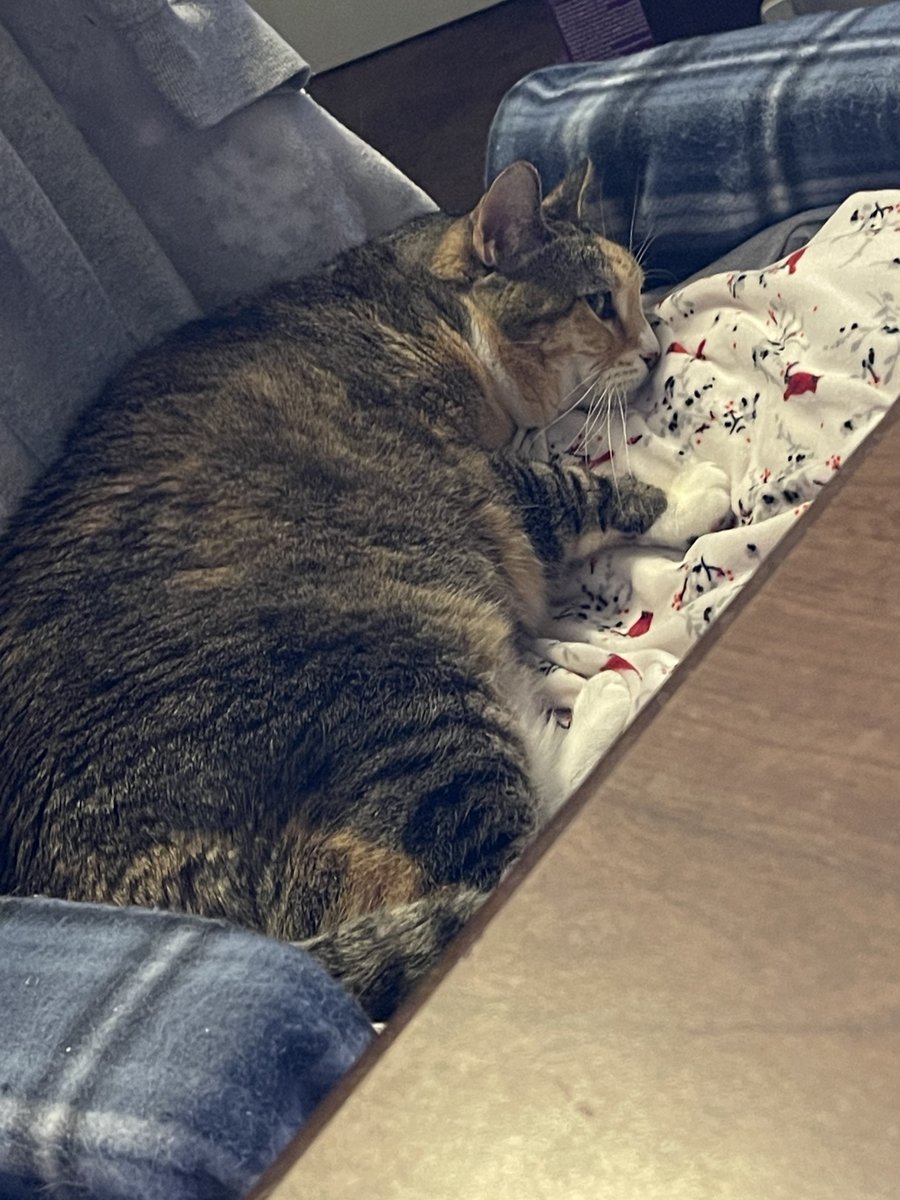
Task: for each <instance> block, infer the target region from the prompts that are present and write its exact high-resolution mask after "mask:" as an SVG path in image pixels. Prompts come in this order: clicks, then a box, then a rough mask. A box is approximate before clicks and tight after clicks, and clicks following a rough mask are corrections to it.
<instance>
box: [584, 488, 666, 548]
mask: <svg viewBox="0 0 900 1200" xmlns="http://www.w3.org/2000/svg"><path fill="white" fill-rule="evenodd" d="M607 482H608V491H606V494H605V495H604V497H603V499H602V500H601V506H600V508H601V511H600V521H601V524H603V525H606V526H608V527H609V528H611V529H615V530H617V531H618V532H619V533H622V534H625V535H626V536H627V537H637V536H638V535H639V534H642V533H646V532H647V530H648V529H650V527H651V526H652V525H653V524H654V522H656V521H657V520H658V519H659V518H660V516H661V515H662V514H663V513H664V512H665V510H666V506H667V503H668V501H667V498H666V493H665V492H664V491H662V489H661V488H658V487H654V486H653V484H652V483H642V482H641V480H639V479H635V478H634V476H633V475H626V476H625V478H624V479H617V480H610V481H607Z"/></svg>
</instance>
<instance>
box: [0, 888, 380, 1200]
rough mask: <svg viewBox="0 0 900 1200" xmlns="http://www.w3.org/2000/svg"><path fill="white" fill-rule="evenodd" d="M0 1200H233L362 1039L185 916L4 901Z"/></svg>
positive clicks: (320, 986) (249, 942)
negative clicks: (43, 1199)
mask: <svg viewBox="0 0 900 1200" xmlns="http://www.w3.org/2000/svg"><path fill="white" fill-rule="evenodd" d="M0 994H2V996H3V997H4V1012H3V1025H4V1034H3V1056H2V1059H0V1164H2V1166H0V1196H2V1197H3V1200H19V1198H20V1197H32V1196H35V1195H43V1194H50V1195H53V1196H54V1197H57V1198H58V1200H59V1198H63V1197H75V1196H78V1197H79V1198H80V1200H84V1197H85V1196H89V1197H91V1200H114V1198H115V1200H120V1198H121V1200H124V1198H125V1197H128V1198H129V1200H134V1198H135V1197H141V1200H187V1198H188V1197H190V1198H191V1200H196V1198H198V1197H209V1198H212V1197H215V1198H216V1200H221V1198H223V1197H238V1196H241V1195H243V1194H245V1192H246V1190H247V1189H248V1188H249V1187H250V1185H251V1184H252V1183H253V1181H254V1180H255V1178H256V1177H257V1176H258V1175H259V1174H260V1173H261V1172H262V1171H263V1170H264V1169H265V1167H267V1166H268V1165H269V1163H270V1162H271V1161H272V1160H273V1159H274V1158H275V1156H276V1155H277V1154H278V1153H279V1151H280V1150H281V1149H282V1147H283V1146H284V1145H285V1144H286V1143H287V1142H288V1140H289V1139H290V1138H291V1136H292V1135H293V1134H294V1133H295V1132H296V1130H297V1129H298V1128H299V1127H300V1125H301V1124H302V1123H303V1122H304V1121H305V1120H306V1118H307V1117H308V1116H309V1114H310V1113H311V1112H312V1110H313V1108H314V1107H315V1106H316V1104H317V1103H318V1102H319V1101H320V1100H321V1099H322V1097H323V1096H324V1095H325V1093H326V1092H327V1091H328V1090H329V1089H330V1088H331V1087H332V1086H333V1085H334V1083H335V1082H336V1080H337V1079H338V1078H339V1077H340V1076H341V1075H342V1074H343V1072H344V1071H346V1070H347V1068H348V1067H350V1066H351V1064H352V1063H353V1062H355V1060H356V1059H357V1058H358V1056H359V1055H360V1053H361V1052H362V1050H363V1049H364V1048H365V1046H366V1045H367V1044H368V1043H369V1041H370V1040H371V1039H372V1037H373V1036H374V1035H373V1032H372V1029H371V1027H370V1026H369V1024H368V1022H367V1021H366V1019H365V1017H364V1016H363V1014H362V1012H361V1010H360V1009H358V1008H357V1007H356V1005H355V1003H354V1002H353V1001H352V1000H350V998H349V997H347V996H346V995H345V994H344V993H343V991H342V990H341V989H340V988H339V987H338V986H337V985H336V984H335V983H333V982H332V981H331V979H330V978H329V977H328V976H327V975H326V973H325V972H324V971H323V970H322V969H321V968H320V967H319V966H318V965H317V964H316V963H315V962H314V961H313V960H312V959H311V958H309V957H308V956H307V955H306V954H305V953H303V952H302V951H300V950H296V949H294V948H293V947H291V946H286V945H282V944H280V943H278V942H274V941H271V940H269V939H267V938H263V937H259V936H257V935H255V934H251V933H244V932H241V931H239V930H236V929H232V928H230V927H227V926H225V925H221V924H219V923H218V922H215V921H207V920H202V919H199V918H194V917H185V916H176V915H172V914H169V913H162V912H149V911H146V910H143V909H134V908H132V909H114V908H108V907H105V906H96V905H86V904H71V903H66V902H62V901H56V900H43V899H27V900H18V899H2V900H0Z"/></svg>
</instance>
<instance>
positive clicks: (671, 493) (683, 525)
mask: <svg viewBox="0 0 900 1200" xmlns="http://www.w3.org/2000/svg"><path fill="white" fill-rule="evenodd" d="M667 497H668V505H667V507H666V510H665V512H664V513H662V515H661V516H660V517H659V519H658V520H657V521H656V522H655V524H654V525H653V527H652V528H651V529H650V530H649V532H648V534H647V536H646V538H645V539H644V541H646V542H648V543H650V544H652V545H654V546H666V547H670V548H672V549H676V550H684V549H686V548H687V547H688V546H690V545H691V544H692V543H693V542H695V541H696V540H697V538H698V537H700V536H702V535H703V534H704V533H715V532H716V531H718V530H720V529H728V528H730V526H731V525H733V524H734V512H733V510H732V507H731V483H730V480H729V478H728V476H727V475H726V473H725V472H724V471H723V470H722V468H721V467H717V466H716V465H715V463H709V462H698V463H694V464H693V465H692V466H690V467H686V468H684V469H683V470H681V471H679V472H678V474H676V476H675V478H674V480H673V481H672V483H671V484H670V485H669V489H668V492H667Z"/></svg>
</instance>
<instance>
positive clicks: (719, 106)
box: [487, 3, 900, 282]
mask: <svg viewBox="0 0 900 1200" xmlns="http://www.w3.org/2000/svg"><path fill="white" fill-rule="evenodd" d="M898 30H900V3H891V4H886V5H883V6H881V7H877V8H870V9H857V10H854V11H852V12H841V13H824V14H822V13H819V14H817V15H815V16H810V17H803V18H799V19H797V20H793V21H786V22H783V23H779V24H775V25H765V26H759V27H755V28H753V29H745V30H740V31H738V32H736V33H729V34H727V35H717V36H711V37H701V38H693V39H689V40H686V41H680V42H672V43H670V44H668V45H664V46H659V47H656V48H654V49H651V50H647V51H643V52H641V53H639V54H634V55H631V56H630V57H628V58H622V59H618V60H616V61H613V62H605V63H588V64H577V65H575V64H573V65H565V66H555V67H547V68H545V69H543V70H540V71H536V72H534V73H532V74H531V75H528V76H526V77H525V78H524V79H523V80H521V82H519V83H518V84H516V86H515V87H513V88H512V90H511V91H510V92H509V93H508V94H507V96H506V97H505V99H504V100H503V102H502V103H501V105H500V108H499V110H498V112H497V115H496V117H495V119H494V124H493V128H492V130H491V135H490V139H489V147H488V155H487V176H488V179H493V177H494V176H495V175H496V174H497V173H498V172H499V171H500V170H501V169H502V168H503V167H504V166H506V165H507V164H508V163H510V162H512V161H513V160H514V159H517V158H526V159H529V160H530V161H531V162H533V163H535V165H536V166H537V167H538V169H539V171H540V172H541V175H542V177H543V180H544V183H545V185H546V186H547V187H550V186H552V185H553V184H555V183H556V182H557V181H558V180H559V179H561V178H562V177H563V175H564V174H565V173H566V172H567V171H568V170H569V169H570V168H572V167H573V166H575V165H576V164H578V163H579V162H582V161H584V160H585V159H587V158H590V159H591V160H592V161H593V162H594V164H595V167H596V170H597V185H596V188H595V191H594V193H593V195H592V196H591V197H590V201H591V207H592V212H593V216H594V219H595V222H596V224H597V226H598V227H600V228H605V230H606V232H607V233H608V235H609V236H611V237H613V238H615V239H617V240H619V241H622V242H624V243H626V244H628V243H629V242H630V243H631V244H632V246H634V247H639V246H641V245H642V244H644V243H646V242H648V241H649V240H650V239H652V242H651V244H650V247H649V251H648V253H647V257H646V263H647V265H648V267H649V268H655V269H657V270H659V271H660V272H661V273H662V276H661V278H660V280H659V282H663V281H665V279H668V280H669V281H674V280H680V279H683V278H685V277H686V276H687V275H689V274H691V273H692V272H694V271H697V270H700V269H701V268H702V267H704V266H706V265H707V264H708V263H709V262H711V261H712V260H713V259H715V258H718V257H719V256H720V255H723V254H726V253H727V252H728V251H729V250H732V249H733V248H734V247H735V246H737V245H738V244H739V243H740V242H742V241H744V240H745V239H746V238H749V237H750V236H752V235H753V234H755V233H757V232H758V231H759V230H761V229H764V228H765V227H766V226H768V225H771V224H773V223H774V222H776V221H779V220H782V219H784V218H786V217H790V216H792V215H794V214H796V213H799V212H802V211H804V210H806V209H810V208H820V207H822V206H825V205H830V206H832V207H835V206H837V205H838V204H839V203H840V202H841V201H842V200H844V199H845V198H846V196H847V195H849V194H850V193H851V192H854V191H857V190H859V189H862V188H873V189H874V188H883V187H891V186H896V184H897V183H898V181H900V36H898Z"/></svg>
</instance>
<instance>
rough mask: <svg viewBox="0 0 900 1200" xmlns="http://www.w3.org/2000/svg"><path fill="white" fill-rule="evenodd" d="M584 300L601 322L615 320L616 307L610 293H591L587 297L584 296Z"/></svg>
mask: <svg viewBox="0 0 900 1200" xmlns="http://www.w3.org/2000/svg"><path fill="white" fill-rule="evenodd" d="M585 300H586V301H587V302H588V304H589V305H590V306H591V308H592V309H593V310H594V312H595V313H596V314H597V316H598V317H599V318H600V320H601V321H614V320H615V318H616V306H615V304H614V302H613V294H612V292H591V294H590V295H589V296H585Z"/></svg>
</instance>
